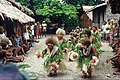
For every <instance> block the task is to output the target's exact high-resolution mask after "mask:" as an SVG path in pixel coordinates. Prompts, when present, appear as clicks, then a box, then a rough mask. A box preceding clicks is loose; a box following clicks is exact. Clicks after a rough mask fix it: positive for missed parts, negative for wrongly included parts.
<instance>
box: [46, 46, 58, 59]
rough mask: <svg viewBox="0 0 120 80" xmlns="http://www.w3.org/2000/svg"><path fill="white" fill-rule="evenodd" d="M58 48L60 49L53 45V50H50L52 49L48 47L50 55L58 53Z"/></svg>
mask: <svg viewBox="0 0 120 80" xmlns="http://www.w3.org/2000/svg"><path fill="white" fill-rule="evenodd" d="M57 50H58V47H53V49H52V51H51V52H50V50H49V49H48V48H47V53H49V56H50V57H51V56H52V55H54V54H55V53H56V51H57Z"/></svg>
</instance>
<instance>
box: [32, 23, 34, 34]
mask: <svg viewBox="0 0 120 80" xmlns="http://www.w3.org/2000/svg"><path fill="white" fill-rule="evenodd" d="M31 30H32V35H34V25H32V26H31Z"/></svg>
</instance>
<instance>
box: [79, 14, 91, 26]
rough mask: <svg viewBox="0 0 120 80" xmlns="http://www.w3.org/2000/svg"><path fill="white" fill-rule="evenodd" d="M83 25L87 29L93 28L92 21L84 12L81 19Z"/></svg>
mask: <svg viewBox="0 0 120 80" xmlns="http://www.w3.org/2000/svg"><path fill="white" fill-rule="evenodd" d="M80 19H81V22H82V24H83V25H84V26H85V27H91V26H92V21H91V20H90V18H89V17H88V16H87V14H86V12H84V13H83V14H82V16H81V17H80Z"/></svg>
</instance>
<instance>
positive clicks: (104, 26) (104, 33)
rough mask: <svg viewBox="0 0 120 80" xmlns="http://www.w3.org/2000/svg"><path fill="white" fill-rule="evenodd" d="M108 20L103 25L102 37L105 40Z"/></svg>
mask: <svg viewBox="0 0 120 80" xmlns="http://www.w3.org/2000/svg"><path fill="white" fill-rule="evenodd" d="M106 24H107V23H106V21H104V22H103V25H102V39H103V40H105V36H106V28H107V27H106Z"/></svg>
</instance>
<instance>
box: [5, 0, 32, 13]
mask: <svg viewBox="0 0 120 80" xmlns="http://www.w3.org/2000/svg"><path fill="white" fill-rule="evenodd" d="M7 1H9V2H10V3H12V5H14V6H15V7H17V8H18V9H20V10H21V11H22V12H27V13H28V14H30V15H31V14H32V15H34V13H33V12H32V11H31V10H30V9H28V8H26V7H25V6H22V5H21V4H20V3H18V2H16V1H15V0H7Z"/></svg>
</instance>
